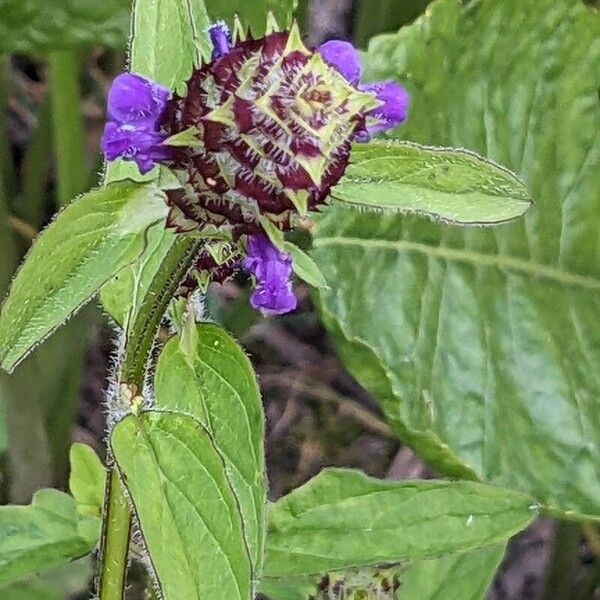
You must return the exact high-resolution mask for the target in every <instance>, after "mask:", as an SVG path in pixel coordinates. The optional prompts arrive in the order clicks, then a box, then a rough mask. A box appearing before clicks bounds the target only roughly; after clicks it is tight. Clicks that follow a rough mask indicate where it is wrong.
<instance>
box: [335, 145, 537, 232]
mask: <svg viewBox="0 0 600 600" xmlns="http://www.w3.org/2000/svg"><path fill="white" fill-rule="evenodd" d="M332 197H334V198H336V199H337V200H341V201H342V202H344V203H345V204H353V205H356V206H357V207H360V208H365V209H372V210H380V211H384V212H385V211H389V212H400V213H404V214H419V215H426V216H429V217H433V218H436V219H439V220H441V221H444V222H447V223H459V224H463V225H489V224H496V223H502V222H505V221H510V220H512V219H516V218H517V217H520V216H522V215H523V214H524V213H525V211H527V209H528V208H529V207H530V206H531V198H530V196H529V194H528V192H527V189H526V187H525V186H524V185H523V183H522V182H521V181H519V179H517V177H516V176H515V175H513V174H512V173H511V172H510V171H507V170H506V169H504V168H502V167H500V166H498V165H496V164H494V163H491V162H489V161H487V160H485V159H483V158H481V157H479V156H477V155H476V154H474V153H472V152H467V151H465V150H454V149H450V148H428V147H425V146H419V145H417V144H411V143H408V142H398V141H387V142H383V141H375V142H371V143H369V144H355V145H354V148H353V150H352V161H351V163H350V166H349V167H348V169H347V171H346V174H345V176H344V178H343V179H342V180H341V182H340V183H339V184H338V185H337V186H336V187H335V188H334V189H333V191H332Z"/></svg>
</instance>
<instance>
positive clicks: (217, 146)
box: [162, 26, 381, 238]
mask: <svg viewBox="0 0 600 600" xmlns="http://www.w3.org/2000/svg"><path fill="white" fill-rule="evenodd" d="M216 56H217V58H216V59H215V60H214V61H213V62H211V63H210V64H207V65H204V66H203V67H201V68H200V69H198V70H196V71H195V72H194V73H193V75H192V77H191V78H190V80H189V81H188V83H187V93H186V95H185V96H177V95H176V96H174V97H173V99H172V100H170V102H169V103H168V106H167V109H166V111H165V113H164V116H163V121H162V131H163V132H164V133H165V134H167V135H168V136H169V137H171V139H174V140H175V141H176V143H178V142H177V140H178V138H179V139H181V145H177V146H176V147H175V148H174V151H173V159H172V162H171V167H172V168H173V169H174V170H175V172H176V174H177V175H178V177H179V179H180V181H181V183H182V185H183V190H182V191H181V192H179V193H174V194H171V196H170V203H171V207H172V209H171V214H170V217H169V224H170V225H171V226H172V227H175V228H176V229H177V230H179V231H190V230H193V229H204V228H207V227H211V226H216V227H218V228H219V229H223V228H231V232H232V235H233V237H234V238H237V237H239V235H241V234H244V233H257V232H259V231H260V230H261V228H262V227H261V220H263V219H268V220H270V221H271V222H272V223H273V224H275V225H276V226H277V227H278V228H279V229H282V230H285V229H289V228H290V226H291V218H292V215H293V214H298V213H300V214H301V215H303V214H305V213H306V211H307V210H313V209H315V208H317V207H318V206H319V205H321V204H323V203H324V202H325V200H326V199H327V197H328V195H329V192H330V190H331V188H332V187H333V186H334V185H335V184H336V183H337V182H338V181H339V180H340V178H341V177H342V175H343V174H344V171H345V169H346V166H347V164H348V160H349V157H350V146H351V142H352V140H353V139H354V137H355V136H356V135H357V134H363V133H365V132H366V126H367V116H368V113H369V112H370V111H373V110H374V109H377V108H378V107H379V106H380V105H381V103H380V102H379V101H378V100H377V99H376V96H375V95H374V94H373V93H369V92H365V91H362V90H359V89H358V88H357V87H355V85H353V84H352V83H351V82H349V81H348V80H347V79H346V78H345V77H344V76H343V75H342V74H341V73H340V72H339V71H338V70H337V69H335V68H334V67H332V66H330V65H329V64H327V63H326V62H325V60H324V59H323V57H322V56H321V55H320V54H319V53H318V52H313V51H311V50H309V49H307V48H306V46H305V45H304V44H303V43H302V40H301V38H300V34H299V31H298V28H297V27H296V26H295V27H293V28H292V30H291V31H290V32H276V33H272V34H270V35H268V36H266V37H264V38H261V39H258V40H254V39H247V40H244V41H241V40H238V41H237V42H235V43H234V45H233V46H232V47H231V49H230V50H229V51H228V52H226V53H223V52H219V53H217V55H216ZM172 136H177V137H175V138H173V137H172Z"/></svg>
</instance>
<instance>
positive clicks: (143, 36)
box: [130, 0, 212, 90]
mask: <svg viewBox="0 0 600 600" xmlns="http://www.w3.org/2000/svg"><path fill="white" fill-rule="evenodd" d="M209 25H210V22H209V19H208V15H207V14H206V7H205V6H204V0H186V1H185V2H173V0H135V4H134V7H133V25H132V40H133V41H132V44H131V65H130V66H131V70H132V71H134V72H135V73H139V74H140V75H144V76H145V77H149V78H150V79H153V80H154V81H157V82H158V83H161V84H162V85H165V86H167V87H169V88H171V89H178V90H181V89H182V88H181V85H182V84H183V82H185V81H187V79H189V77H190V75H191V74H192V69H193V68H194V66H199V65H200V63H201V61H202V59H206V60H208V59H210V55H211V51H212V45H211V43H210V41H209V39H208V37H207V35H206V32H207V29H208V27H209Z"/></svg>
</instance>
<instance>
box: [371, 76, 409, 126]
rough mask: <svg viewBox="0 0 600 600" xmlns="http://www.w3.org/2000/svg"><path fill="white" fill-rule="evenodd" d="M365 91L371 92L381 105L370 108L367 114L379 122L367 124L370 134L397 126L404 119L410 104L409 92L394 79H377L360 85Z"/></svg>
mask: <svg viewBox="0 0 600 600" xmlns="http://www.w3.org/2000/svg"><path fill="white" fill-rule="evenodd" d="M361 89H362V90H363V91H365V92H371V93H373V94H375V95H376V96H377V99H378V100H379V101H380V102H382V103H383V104H382V106H380V107H378V108H376V109H375V110H372V111H371V112H370V113H369V115H370V116H373V117H376V118H377V119H378V120H379V123H376V124H374V125H369V128H368V129H369V133H370V134H371V135H373V134H375V133H380V132H382V131H386V130H388V129H393V128H394V127H397V126H398V125H400V123H402V122H403V121H405V120H406V116H407V114H408V106H409V104H410V95H409V93H408V92H407V91H406V90H405V89H404V88H403V87H402V86H401V85H400V84H399V83H397V82H395V81H379V82H377V83H371V84H368V85H363V86H361Z"/></svg>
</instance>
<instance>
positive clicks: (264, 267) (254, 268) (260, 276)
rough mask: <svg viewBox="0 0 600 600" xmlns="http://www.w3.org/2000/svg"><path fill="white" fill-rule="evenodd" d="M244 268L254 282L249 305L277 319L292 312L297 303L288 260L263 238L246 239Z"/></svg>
mask: <svg viewBox="0 0 600 600" xmlns="http://www.w3.org/2000/svg"><path fill="white" fill-rule="evenodd" d="M243 266H244V268H246V269H247V270H248V271H250V273H252V274H253V275H254V277H255V280H256V285H255V289H254V291H253V292H252V295H251V297H250V304H252V306H253V307H254V308H256V309H258V310H261V311H262V312H264V313H268V314H276V315H281V314H284V313H287V312H290V311H292V310H294V309H295V308H296V307H297V306H298V299H297V298H296V296H295V295H294V292H293V290H292V258H291V256H290V255H289V254H286V253H285V252H281V250H279V249H278V248H277V247H275V246H274V245H273V244H272V243H271V240H269V238H268V237H267V236H265V235H253V236H251V237H249V239H248V255H247V257H246V258H245V259H244V262H243Z"/></svg>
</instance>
